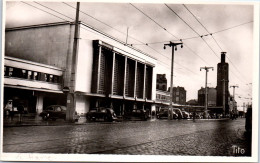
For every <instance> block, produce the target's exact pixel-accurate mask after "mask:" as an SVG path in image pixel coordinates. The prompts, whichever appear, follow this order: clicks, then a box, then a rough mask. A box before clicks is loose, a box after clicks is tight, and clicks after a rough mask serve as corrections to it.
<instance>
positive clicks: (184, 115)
mask: <svg viewBox="0 0 260 163" xmlns="http://www.w3.org/2000/svg"><path fill="white" fill-rule="evenodd" d="M182 116H183V119H189V118H190V114H189V113H188V112H186V111H182Z"/></svg>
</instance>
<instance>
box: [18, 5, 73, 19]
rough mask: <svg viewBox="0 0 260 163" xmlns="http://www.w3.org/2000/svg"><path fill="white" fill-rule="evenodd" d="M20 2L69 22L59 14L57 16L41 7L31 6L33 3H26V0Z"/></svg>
mask: <svg viewBox="0 0 260 163" xmlns="http://www.w3.org/2000/svg"><path fill="white" fill-rule="evenodd" d="M21 2H22V3H24V4H26V5H28V6H31V7H33V8H36V9H38V10H41V11H43V12H45V13H48V14H50V15H52V16H54V17H56V18H59V19H61V20H64V21H66V22H69V21H68V20H66V19H63V18H61V17H59V16H57V15H54V14H52V13H50V12H47V11H45V10H43V9H40V8H38V7H36V6H33V5H31V4H29V3H26V2H24V1H21Z"/></svg>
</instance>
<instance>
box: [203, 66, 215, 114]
mask: <svg viewBox="0 0 260 163" xmlns="http://www.w3.org/2000/svg"><path fill="white" fill-rule="evenodd" d="M201 69H205V71H206V80H205V110H204V112H205V113H204V118H207V117H208V115H207V110H208V88H207V81H208V71H209V70H210V69H212V71H214V68H213V67H206V66H205V67H201V68H200V71H201Z"/></svg>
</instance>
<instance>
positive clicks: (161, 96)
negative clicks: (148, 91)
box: [156, 94, 170, 101]
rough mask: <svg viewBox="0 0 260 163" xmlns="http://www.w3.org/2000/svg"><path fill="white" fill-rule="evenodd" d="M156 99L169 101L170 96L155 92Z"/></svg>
mask: <svg viewBox="0 0 260 163" xmlns="http://www.w3.org/2000/svg"><path fill="white" fill-rule="evenodd" d="M156 99H157V100H162V101H170V96H166V95H161V94H156Z"/></svg>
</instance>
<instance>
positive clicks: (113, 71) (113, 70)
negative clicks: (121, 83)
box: [111, 52, 116, 95]
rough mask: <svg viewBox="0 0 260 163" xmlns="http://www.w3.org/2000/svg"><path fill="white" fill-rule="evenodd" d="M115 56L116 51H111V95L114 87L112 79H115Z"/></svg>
mask: <svg viewBox="0 0 260 163" xmlns="http://www.w3.org/2000/svg"><path fill="white" fill-rule="evenodd" d="M115 57H116V53H115V52H113V63H112V82H111V95H113V89H114V80H115V77H114V75H115V59H116V58H115Z"/></svg>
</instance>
